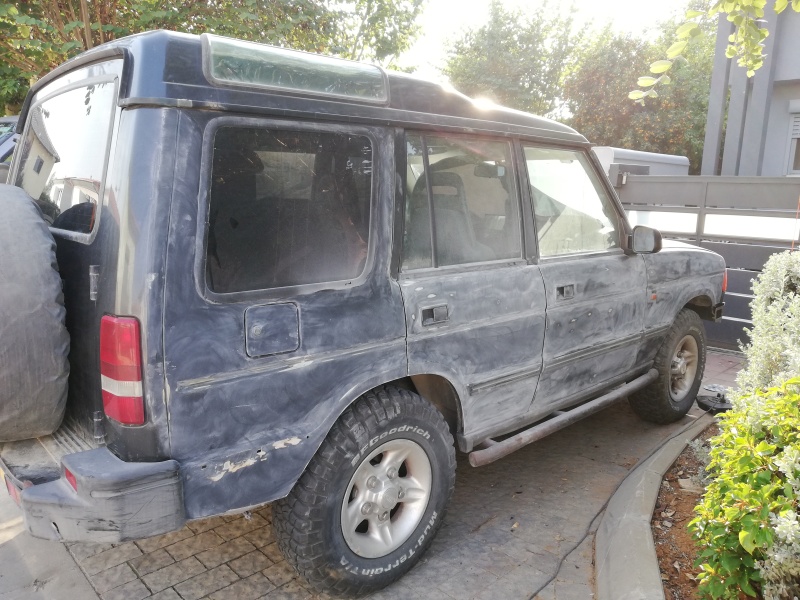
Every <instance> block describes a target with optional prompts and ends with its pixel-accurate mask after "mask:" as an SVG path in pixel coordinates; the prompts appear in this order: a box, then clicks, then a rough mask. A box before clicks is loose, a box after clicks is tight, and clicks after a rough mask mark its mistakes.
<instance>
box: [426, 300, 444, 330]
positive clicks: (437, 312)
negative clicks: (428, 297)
mask: <svg viewBox="0 0 800 600" xmlns="http://www.w3.org/2000/svg"><path fill="white" fill-rule="evenodd" d="M449 318H450V316H449V314H448V310H447V304H441V305H439V306H431V307H430V308H423V309H422V325H423V326H425V327H427V326H428V325H436V324H437V323H444V322H445V321H447V320H449Z"/></svg>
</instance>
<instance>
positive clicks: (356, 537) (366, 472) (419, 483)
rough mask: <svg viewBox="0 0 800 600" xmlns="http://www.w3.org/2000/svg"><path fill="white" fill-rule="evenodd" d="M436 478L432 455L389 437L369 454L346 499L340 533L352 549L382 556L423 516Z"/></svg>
mask: <svg viewBox="0 0 800 600" xmlns="http://www.w3.org/2000/svg"><path fill="white" fill-rule="evenodd" d="M432 481H433V474H432V469H431V462H430V459H429V458H428V455H427V453H426V452H425V450H423V449H422V447H421V446H420V445H419V444H417V443H416V442H413V441H411V440H407V439H395V440H390V441H388V442H386V443H385V444H383V445H381V446H379V447H378V448H376V449H375V450H373V451H372V452H370V453H369V455H367V457H366V458H364V460H362V461H361V464H359V466H358V468H357V469H356V472H355V473H353V476H352V477H351V478H350V482H349V483H348V484H347V488H346V490H345V495H344V501H343V502H342V513H341V523H342V533H343V535H344V539H345V542H346V543H347V545H348V547H349V548H350V550H352V551H353V552H354V553H355V554H357V555H358V556H361V557H363V558H380V557H381V556H386V555H387V554H390V553H391V552H393V551H394V550H396V549H397V548H399V547H400V546H401V545H402V544H403V543H404V542H405V541H406V540H407V539H408V538H409V537H410V536H411V534H412V533H413V532H414V530H415V529H416V528H417V525H419V523H420V521H421V520H422V516H423V515H424V514H425V509H427V507H428V501H429V500H430V494H431V484H432Z"/></svg>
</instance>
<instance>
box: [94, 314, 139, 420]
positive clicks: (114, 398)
mask: <svg viewBox="0 0 800 600" xmlns="http://www.w3.org/2000/svg"><path fill="white" fill-rule="evenodd" d="M139 339H140V338H139V321H137V320H136V319H134V318H133V317H113V316H110V315H106V316H105V317H103V318H102V320H101V321H100V382H101V387H102V388H103V409H104V410H105V412H106V416H107V417H108V418H109V419H114V420H115V421H119V422H120V423H122V424H123V425H143V424H144V398H143V397H142V360H141V343H140V341H139Z"/></svg>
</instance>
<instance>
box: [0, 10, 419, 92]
mask: <svg viewBox="0 0 800 600" xmlns="http://www.w3.org/2000/svg"><path fill="white" fill-rule="evenodd" d="M421 2H422V0H355V1H349V0H225V1H224V2H223V1H217V0H211V1H208V0H202V1H200V0H178V1H177V2H173V3H168V4H165V3H161V2H155V1H154V0H94V1H92V2H88V0H37V1H35V2H33V1H22V2H13V3H1V2H0V65H3V68H0V100H2V99H3V98H4V96H3V95H2V94H4V93H10V92H11V91H12V88H15V86H16V83H15V82H17V83H18V82H19V81H23V82H24V81H27V80H30V79H35V78H38V77H41V76H42V75H43V74H44V73H46V72H48V71H49V70H51V69H53V68H54V67H56V66H57V65H59V64H61V63H63V62H64V61H65V60H67V59H68V58H71V57H72V56H75V55H76V54H78V53H80V52H82V51H84V50H88V49H90V48H92V47H94V46H97V45H98V44H102V43H103V42H107V41H110V40H113V39H116V38H119V37H123V36H126V35H130V34H133V33H138V32H141V31H147V30H152V29H168V30H173V31H183V32H187V33H195V34H199V33H205V32H208V33H216V34H219V35H226V36H231V37H236V38H240V39H246V40H253V41H258V42H263V43H267V44H274V45H278V46H284V47H290V48H295V49H299V50H307V51H311V52H322V53H328V54H338V55H340V56H344V57H347V58H355V59H359V60H374V61H380V62H384V63H388V62H390V61H391V59H392V58H393V57H394V56H396V55H397V54H399V53H400V52H402V51H404V50H406V49H407V48H408V46H409V45H410V43H411V42H412V41H413V39H414V37H415V36H416V34H417V29H416V27H415V22H416V19H417V17H418V16H419V13H420V10H421Z"/></svg>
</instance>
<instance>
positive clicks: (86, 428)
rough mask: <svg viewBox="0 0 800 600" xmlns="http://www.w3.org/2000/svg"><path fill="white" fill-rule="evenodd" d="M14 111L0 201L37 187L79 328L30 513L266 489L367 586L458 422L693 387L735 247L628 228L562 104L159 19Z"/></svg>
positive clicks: (73, 327) (37, 461)
mask: <svg viewBox="0 0 800 600" xmlns="http://www.w3.org/2000/svg"><path fill="white" fill-rule="evenodd" d="M21 118H22V119H23V120H24V123H25V126H24V131H23V133H22V137H21V140H20V142H19V143H20V148H18V150H17V153H16V155H15V156H16V157H15V161H14V164H13V166H12V170H11V173H10V178H9V182H10V183H11V184H13V185H14V186H16V188H13V189H14V192H13V194H12V193H11V192H10V191H9V190H10V189H12V188H4V189H2V191H0V202H2V200H3V198H4V197H6V196H12V195H14V196H15V197H16V196H18V195H19V194H21V193H22V192H23V191H24V192H25V193H26V194H27V195H28V196H29V197H31V198H34V199H36V200H37V201H38V202H39V204H40V206H41V205H43V203H44V204H46V205H48V206H49V207H50V208H49V210H51V212H52V221H53V222H52V226H51V228H50V230H51V231H52V234H53V235H54V236H55V239H56V243H57V259H58V267H59V270H60V273H61V277H62V278H63V282H64V284H63V285H64V304H65V306H66V326H67V329H68V331H69V334H70V350H69V366H70V369H69V383H68V400H67V407H66V413H67V416H66V417H65V420H64V423H63V424H62V425H61V427H60V428H59V429H58V430H57V431H55V432H54V433H53V434H52V435H49V436H40V437H38V438H36V439H33V438H32V436H28V437H31V439H27V440H22V441H17V442H8V443H5V444H4V445H3V447H2V450H1V451H0V458H2V463H0V467H1V468H2V471H3V472H4V473H5V476H6V483H7V486H8V488H9V491H10V492H11V493H12V495H14V496H15V497H16V498H17V500H18V502H19V504H20V506H21V509H22V511H23V513H24V515H25V522H26V525H27V527H28V529H29V530H30V531H31V532H32V533H33V534H34V535H36V536H40V537H45V538H50V539H57V540H91V541H104V542H118V541H120V540H128V539H134V538H139V537H145V536H150V535H155V534H160V533H164V532H166V531H170V530H174V529H177V528H179V527H181V526H182V525H183V524H184V522H185V521H186V520H189V519H198V518H201V517H206V516H209V515H216V514H223V513H231V512H240V511H244V510H247V509H248V508H250V507H253V506H256V505H259V504H262V503H265V502H273V501H275V502H276V504H275V507H274V510H273V514H274V527H275V530H276V533H277V537H278V539H279V542H280V544H281V547H282V549H283V551H284V553H285V554H286V555H287V557H288V559H289V561H290V563H291V564H293V565H294V566H295V568H296V569H297V570H298V572H299V573H300V574H301V575H302V576H304V577H305V578H306V579H307V580H308V581H310V582H311V583H312V584H313V585H314V586H316V587H317V588H318V589H320V590H326V591H329V592H335V593H350V594H358V593H364V592H367V591H370V590H374V589H377V588H380V587H382V586H385V585H387V584H388V583H390V582H391V581H393V580H395V579H397V578H398V577H400V576H401V575H402V574H403V573H405V572H406V571H408V570H409V569H410V568H411V567H412V566H413V565H414V563H415V562H416V561H417V560H418V559H419V557H420V556H421V555H422V553H423V552H424V551H425V549H426V548H427V547H428V546H429V545H430V543H431V540H432V538H433V536H434V535H435V533H436V531H437V529H438V528H439V527H440V526H441V524H442V520H443V518H444V511H445V508H446V506H447V503H448V499H449V498H450V495H451V492H452V490H453V486H454V472H455V450H456V448H458V449H459V450H460V451H462V452H467V453H470V461H471V462H472V464H473V465H482V464H486V463H489V462H492V461H493V460H497V459H498V458H500V457H502V456H504V455H505V454H507V453H509V452H511V451H513V450H514V449H516V448H518V447H520V446H522V445H524V444H526V443H530V442H531V441H534V440H535V439H538V438H540V437H542V436H543V435H546V434H548V433H551V432H552V431H555V430H557V429H558V428H560V427H563V426H565V425H567V424H569V423H571V422H574V421H575V420H577V419H579V418H582V417H584V416H586V415H588V414H591V413H592V412H594V411H596V410H599V409H601V408H602V407H604V406H606V405H607V404H609V403H611V402H614V401H617V400H619V399H620V398H623V397H628V398H629V400H630V402H631V405H632V406H633V408H634V409H635V410H636V412H637V413H638V414H640V415H641V416H642V417H643V418H645V419H648V420H651V421H656V422H669V421H674V420H676V419H679V418H681V417H682V416H683V415H684V414H685V413H686V412H687V410H688V409H689V407H690V406H691V404H692V402H693V401H694V397H695V394H696V393H697V389H698V386H699V384H700V380H701V377H702V373H703V367H704V361H705V337H704V332H703V326H702V323H701V319H709V320H713V319H717V318H719V317H720V315H721V310H722V298H723V288H724V282H723V280H724V264H723V261H722V259H721V257H719V256H718V255H716V254H714V253H712V252H709V251H705V250H702V249H699V248H695V247H692V246H689V245H686V244H680V243H666V242H665V243H664V244H663V248H662V242H661V236H660V234H659V233H658V232H657V231H655V230H653V229H649V228H646V227H636V228H633V229H632V228H631V227H630V225H629V224H628V221H627V219H626V216H625V213H624V212H623V210H622V208H621V206H620V204H619V201H618V199H617V197H616V195H615V193H614V190H613V188H612V187H611V186H610V185H609V183H608V181H607V180H606V178H605V176H604V174H603V173H602V171H601V169H600V167H599V165H598V163H597V161H596V159H595V158H594V156H593V153H592V152H590V144H589V143H588V142H587V140H586V139H585V138H584V137H583V136H581V135H580V134H578V133H576V132H575V131H573V130H572V129H570V128H568V127H566V126H564V125H561V124H559V123H556V122H553V121H550V120H547V119H543V118H539V117H535V116H532V115H528V114H525V113H521V112H517V111H512V110H508V109H504V108H502V107H495V108H489V109H486V108H484V107H480V106H478V105H476V104H475V103H473V102H472V101H471V100H470V99H469V98H467V97H465V96H463V95H461V94H459V93H456V92H452V91H448V90H446V89H444V88H442V87H440V86H439V85H436V84H433V83H429V82H425V81H421V80H418V79H415V78H413V77H410V76H407V75H404V74H397V73H387V72H384V71H383V70H381V69H379V68H377V67H374V66H371V65H366V64H359V63H352V62H348V61H342V60H338V59H333V58H328V57H321V56H315V55H311V54H304V53H299V52H292V51H287V50H282V49H278V48H272V47H268V46H262V45H258V44H253V43H245V42H239V41H236V40H230V39H226V38H221V37H214V36H210V35H204V36H200V37H197V36H190V35H183V34H176V33H168V32H151V33H146V34H141V35H137V36H132V37H129V38H125V39H122V40H118V41H115V42H112V43H110V44H106V45H103V46H100V47H98V48H95V49H93V50H91V51H89V52H87V53H85V54H82V55H81V56H79V57H77V58H76V59H73V60H72V61H70V62H68V63H66V64H65V65H63V66H61V67H59V68H58V69H57V70H56V71H54V72H53V73H51V74H50V75H48V76H47V77H45V78H44V79H42V80H41V81H39V82H38V83H37V84H36V85H35V86H34V87H33V89H32V90H31V93H30V94H29V96H28V98H27V100H26V103H25V106H24V108H23V113H22V116H21ZM5 343H6V342H5V340H4V344H5ZM2 402H5V400H4V398H3V397H2V396H0V403H2ZM0 408H2V409H3V410H8V409H7V408H6V407H5V406H3V405H0ZM518 430H521V432H519V433H516V434H515V435H513V436H511V437H505V439H503V440H502V441H496V438H498V437H499V436H504V434H508V433H509V432H515V431H518ZM0 433H3V432H2V431H0ZM18 433H19V432H18ZM19 437H20V436H19V435H17V436H16V438H15V439H18V438H19ZM23 437H24V436H23ZM0 439H3V438H0ZM5 439H11V438H10V437H8V436H7V437H6V438H5ZM44 448H47V450H48V452H45V451H44ZM51 456H56V458H57V462H56V463H53V460H52V458H50V457H51ZM32 457H35V458H32Z"/></svg>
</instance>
